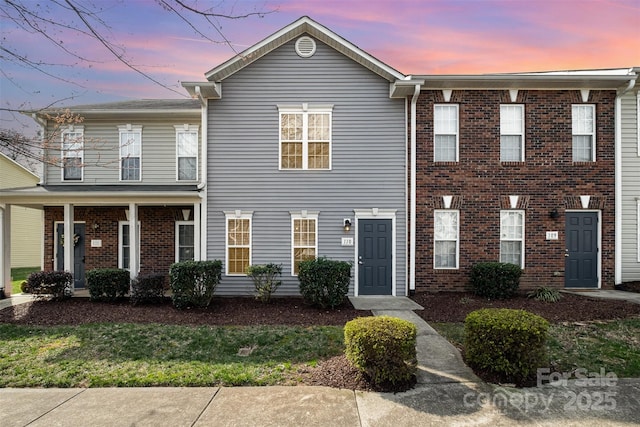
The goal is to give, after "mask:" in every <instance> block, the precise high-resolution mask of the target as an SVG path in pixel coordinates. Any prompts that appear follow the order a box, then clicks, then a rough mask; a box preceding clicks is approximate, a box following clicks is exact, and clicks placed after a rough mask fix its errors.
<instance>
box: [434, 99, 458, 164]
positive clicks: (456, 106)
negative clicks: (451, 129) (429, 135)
mask: <svg viewBox="0 0 640 427" xmlns="http://www.w3.org/2000/svg"><path fill="white" fill-rule="evenodd" d="M438 107H455V109H456V159H455V160H453V161H454V162H459V161H460V105H459V104H434V105H433V161H434V162H435V163H446V162H451V161H452V160H436V135H450V134H448V133H443V134H439V133H438V134H437V133H436V123H435V121H436V109H437V108H438Z"/></svg>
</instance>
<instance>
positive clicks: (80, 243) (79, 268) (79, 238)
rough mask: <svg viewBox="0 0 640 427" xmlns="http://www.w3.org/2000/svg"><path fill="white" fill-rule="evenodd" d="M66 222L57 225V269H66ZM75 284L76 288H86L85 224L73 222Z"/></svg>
mask: <svg viewBox="0 0 640 427" xmlns="http://www.w3.org/2000/svg"><path fill="white" fill-rule="evenodd" d="M62 236H64V224H58V225H57V227H56V237H57V240H56V251H57V252H56V253H57V254H58V256H57V257H56V270H59V271H62V270H64V247H63V246H62V242H63V240H62V239H63V237H62ZM73 236H74V237H73V240H74V245H73V286H74V288H75V289H78V288H84V240H85V237H84V224H81V223H78V224H73Z"/></svg>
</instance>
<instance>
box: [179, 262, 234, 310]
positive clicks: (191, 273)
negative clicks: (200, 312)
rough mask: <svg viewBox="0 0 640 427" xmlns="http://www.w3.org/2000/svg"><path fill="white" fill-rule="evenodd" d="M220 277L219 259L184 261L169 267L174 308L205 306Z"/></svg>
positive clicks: (211, 297)
mask: <svg viewBox="0 0 640 427" xmlns="http://www.w3.org/2000/svg"><path fill="white" fill-rule="evenodd" d="M221 277H222V262H221V261H218V260H216V261H184V262H178V263H175V264H172V265H171V267H170V268H169V285H170V287H171V292H172V293H173V294H172V296H171V299H172V301H173V305H174V306H175V307H176V308H186V307H189V306H195V307H207V306H209V304H210V303H211V300H212V299H213V293H214V291H215V289H216V286H218V283H220V278H221Z"/></svg>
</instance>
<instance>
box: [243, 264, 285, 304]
mask: <svg viewBox="0 0 640 427" xmlns="http://www.w3.org/2000/svg"><path fill="white" fill-rule="evenodd" d="M281 274H282V265H277V264H257V265H250V266H249V267H247V276H249V277H251V280H253V284H254V286H255V288H256V299H258V300H260V301H262V302H265V303H268V302H269V301H271V294H272V293H274V292H275V291H276V290H277V289H278V288H279V287H280V285H281V284H282V281H280V280H278V278H279V277H280V275H281Z"/></svg>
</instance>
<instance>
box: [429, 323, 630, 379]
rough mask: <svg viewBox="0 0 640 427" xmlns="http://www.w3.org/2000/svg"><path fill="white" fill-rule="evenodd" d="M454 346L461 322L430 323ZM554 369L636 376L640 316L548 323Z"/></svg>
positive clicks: (460, 334)
mask: <svg viewBox="0 0 640 427" xmlns="http://www.w3.org/2000/svg"><path fill="white" fill-rule="evenodd" d="M431 326H433V328H434V329H436V330H437V331H438V333H440V334H441V335H442V336H444V337H445V338H447V340H449V341H450V342H451V343H452V344H453V345H455V346H456V347H458V348H462V347H463V346H464V324H463V323H432V324H431ZM547 347H548V350H549V357H550V361H551V364H552V367H553V369H554V371H557V372H570V371H572V370H574V369H577V368H582V369H586V370H587V372H600V369H601V368H604V370H605V371H606V372H613V373H615V374H616V375H617V376H618V377H619V378H640V319H638V318H633V319H624V320H612V321H606V322H574V323H566V324H552V325H551V326H550V328H549V339H548V341H547Z"/></svg>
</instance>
